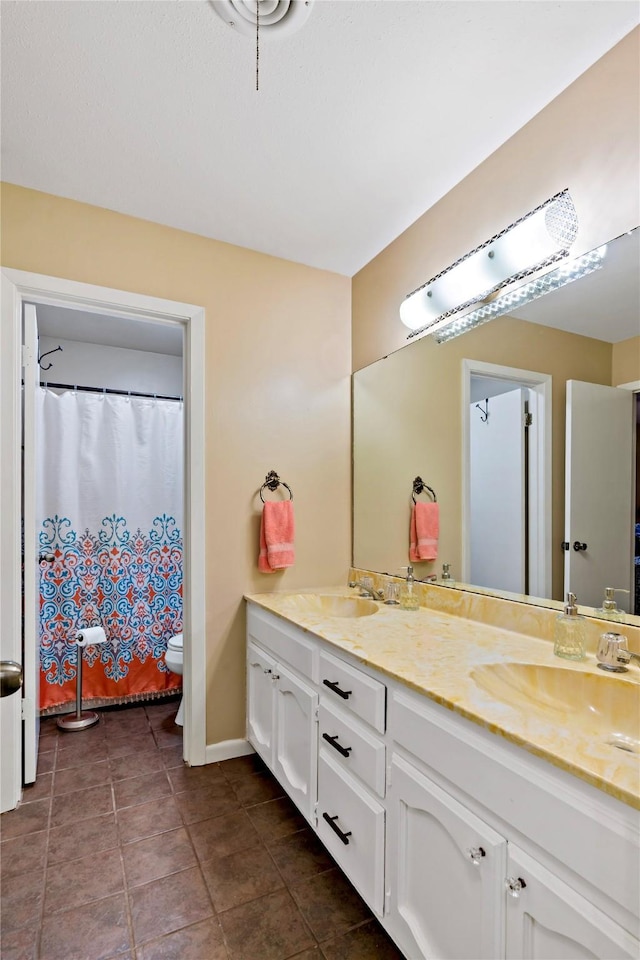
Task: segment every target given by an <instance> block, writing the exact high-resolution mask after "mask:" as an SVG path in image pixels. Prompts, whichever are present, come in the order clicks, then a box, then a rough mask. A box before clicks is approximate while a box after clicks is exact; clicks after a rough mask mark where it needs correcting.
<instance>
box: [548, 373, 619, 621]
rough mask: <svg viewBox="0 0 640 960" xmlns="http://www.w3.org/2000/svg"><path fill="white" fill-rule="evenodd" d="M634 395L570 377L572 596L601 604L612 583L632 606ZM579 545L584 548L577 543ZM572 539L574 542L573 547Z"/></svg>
mask: <svg viewBox="0 0 640 960" xmlns="http://www.w3.org/2000/svg"><path fill="white" fill-rule="evenodd" d="M634 407H635V402H634V394H633V392H632V391H631V390H625V389H621V388H620V387H607V386H602V385H601V384H596V383H581V382H580V381H579V380H569V381H567V428H566V438H565V451H566V467H565V484H566V487H565V568H564V578H565V583H564V588H565V595H566V593H567V592H568V591H569V590H570V591H571V592H572V593H575V594H576V596H577V598H578V603H579V604H584V605H586V606H589V607H601V606H602V600H603V597H604V588H605V587H614V588H617V589H619V590H624V591H626V592H625V593H622V592H621V593H617V594H616V602H617V604H618V607H619V608H620V609H621V610H624V611H625V612H627V613H629V612H633V594H632V589H633V586H632V568H633V539H634V538H633V532H634V531H633V525H634V516H633V504H632V497H631V491H632V488H633V474H634V464H633V446H634ZM576 545H577V549H576V548H575V546H576ZM567 546H568V549H567Z"/></svg>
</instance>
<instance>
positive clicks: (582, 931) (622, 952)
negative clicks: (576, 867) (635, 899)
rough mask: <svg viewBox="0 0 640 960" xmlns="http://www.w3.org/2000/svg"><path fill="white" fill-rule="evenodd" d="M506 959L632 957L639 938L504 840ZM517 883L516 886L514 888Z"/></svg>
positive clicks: (608, 959) (638, 949) (638, 947)
mask: <svg viewBox="0 0 640 960" xmlns="http://www.w3.org/2000/svg"><path fill="white" fill-rule="evenodd" d="M507 870H508V873H507V878H508V881H507V882H508V883H509V884H510V886H511V887H512V888H513V889H514V892H515V893H517V896H513V895H510V894H509V893H507V892H505V898H506V901H507V902H506V913H507V957H508V958H509V960H622V958H625V960H631V958H635V960H637V958H638V956H640V943H639V942H638V940H636V938H635V937H633V936H631V934H630V933H627V931H626V930H623V929H622V927H619V926H618V924H616V923H614V922H613V920H611V919H610V918H609V917H607V916H605V914H604V913H602V912H601V911H600V910H598V909H597V907H594V905H593V904H592V903H589V901H588V900H585V899H584V897H582V896H580V895H579V894H578V893H576V891H575V890H572V889H571V887H569V886H567V884H565V883H563V882H562V881H561V880H559V879H558V878H557V877H555V876H554V875H553V874H552V873H550V872H549V871H548V870H546V869H545V868H544V867H543V866H542V865H541V864H539V863H537V861H535V860H533V859H532V858H531V857H529V856H528V855H527V854H525V853H524V852H523V851H522V850H519V849H518V848H517V847H514V846H513V845H512V844H511V843H510V844H509V860H508V867H507ZM518 887H520V889H518Z"/></svg>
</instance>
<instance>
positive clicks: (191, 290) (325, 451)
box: [1, 184, 351, 743]
mask: <svg viewBox="0 0 640 960" xmlns="http://www.w3.org/2000/svg"><path fill="white" fill-rule="evenodd" d="M1 238H2V263H3V264H4V265H5V266H9V267H14V268H18V269H21V270H30V271H33V272H36V273H42V274H47V275H52V276H57V277H65V278H68V279H72V280H78V281H84V282H87V283H94V284H99V285H101V286H105V287H114V288H117V289H121V290H131V291H135V292H137V293H143V294H148V295H151V296H156V297H164V298H168V299H171V300H179V301H186V302H189V303H194V304H199V305H201V306H203V307H204V308H205V310H206V371H207V374H206V404H207V421H206V511H205V516H204V518H203V523H204V525H205V529H206V537H207V552H206V556H207V561H206V563H207V568H206V582H207V637H206V643H207V742H208V743H215V742H219V741H222V740H226V739H231V738H236V737H243V736H244V731H245V720H244V715H245V698H244V650H245V641H244V609H243V603H242V594H243V593H244V592H257V591H265V590H283V589H290V588H292V587H293V588H295V587H301V586H309V585H311V584H328V583H338V582H343V581H344V580H345V578H346V576H347V570H348V566H349V561H350V542H349V541H350V537H349V530H350V523H349V517H350V505H349V504H350V458H349V443H350V421H349V405H350V400H349V374H350V359H351V358H350V308H351V300H350V295H351V291H350V281H349V279H348V278H346V277H342V276H338V275H337V274H332V273H328V272H324V271H320V270H315V269H312V268H310V267H304V266H300V265H298V264H294V263H290V262H288V261H284V260H280V259H277V258H274V257H268V256H265V255H263V254H260V253H255V252H252V251H250V250H245V249H242V248H240V247H234V246H231V245H229V244H225V243H220V242H217V241H214V240H208V239H205V238H203V237H199V236H195V235H192V234H188V233H184V232H181V231H179V230H174V229H171V228H168V227H163V226H159V225H157V224H153V223H148V222H146V221H142V220H137V219H134V218H132V217H126V216H122V215H121V214H118V213H112V212H110V211H107V210H103V209H99V208H97V207H91V206H88V205H86V204H81V203H76V202H73V201H70V200H65V199H62V198H59V197H54V196H50V195H47V194H43V193H38V192H35V191H32V190H25V189H22V188H20V187H15V186H11V185H7V184H4V185H3V186H2V235H1ZM271 469H273V470H276V471H277V472H278V473H279V474H280V476H281V477H282V478H283V479H285V480H286V481H287V482H288V483H289V485H290V486H291V487H292V489H293V492H294V495H295V508H296V524H297V536H296V564H295V566H294V567H293V568H291V569H289V570H287V571H285V572H283V573H279V574H273V575H264V574H259V573H258V572H257V566H256V559H257V548H258V529H259V526H258V525H259V519H258V518H259V511H258V508H259V506H260V501H259V499H258V498H257V496H256V491H257V488H258V487H259V486H260V484H261V483H262V481H263V480H264V477H265V475H266V473H267V471H268V470H271Z"/></svg>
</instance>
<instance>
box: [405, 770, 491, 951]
mask: <svg viewBox="0 0 640 960" xmlns="http://www.w3.org/2000/svg"><path fill="white" fill-rule="evenodd" d="M387 800H388V805H387V811H388V814H387V816H388V821H387V857H386V862H387V867H388V869H387V879H386V886H387V896H388V898H389V901H388V902H389V915H388V918H387V923H388V930H389V932H390V934H391V936H392V937H393V938H394V939H395V940H396V942H397V943H398V945H399V946H400V948H401V950H403V951H404V953H406V955H407V956H408V957H411V960H419V958H429V960H432V958H434V957H437V958H438V960H498V958H500V957H503V956H504V943H503V939H504V937H503V924H504V913H503V899H504V898H503V881H504V877H505V873H504V870H505V867H506V846H507V844H506V840H505V839H504V838H503V837H501V836H500V835H499V834H498V833H496V832H495V831H494V830H492V829H491V827H489V826H488V825H487V824H486V823H484V822H483V821H482V820H480V819H479V818H478V817H477V816H475V814H473V813H472V812H471V811H470V810H468V809H467V808H466V807H464V806H463V805H462V804H461V803H459V802H458V801H457V800H455V799H454V798H453V797H451V796H449V794H447V793H445V791H444V790H442V789H440V787H438V786H437V784H435V783H433V782H432V781H431V780H429V779H427V777H425V776H424V775H423V774H422V773H420V772H419V771H418V770H417V769H416V768H415V767H413V766H412V765H411V764H409V763H407V762H406V761H405V760H403V759H402V758H401V757H397V756H394V757H393V759H392V762H391V783H390V786H389V788H388V790H387Z"/></svg>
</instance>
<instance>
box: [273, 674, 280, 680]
mask: <svg viewBox="0 0 640 960" xmlns="http://www.w3.org/2000/svg"><path fill="white" fill-rule="evenodd" d="M271 679H272V680H279V679H280V674H279V673H272V674H271Z"/></svg>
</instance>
